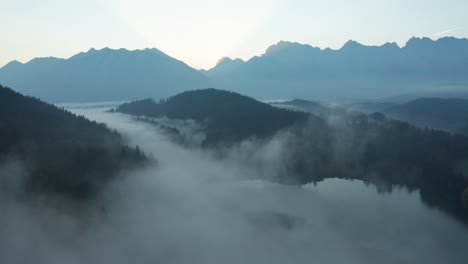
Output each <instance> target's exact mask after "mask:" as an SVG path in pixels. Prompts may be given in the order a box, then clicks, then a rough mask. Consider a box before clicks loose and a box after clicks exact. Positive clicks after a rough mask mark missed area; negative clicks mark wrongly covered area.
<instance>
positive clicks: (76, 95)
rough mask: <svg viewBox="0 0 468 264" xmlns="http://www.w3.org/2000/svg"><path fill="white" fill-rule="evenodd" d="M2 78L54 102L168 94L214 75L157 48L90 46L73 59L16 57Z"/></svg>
mask: <svg viewBox="0 0 468 264" xmlns="http://www.w3.org/2000/svg"><path fill="white" fill-rule="evenodd" d="M0 82H1V83H3V84H5V85H9V86H12V87H15V89H17V90H18V91H19V92H23V93H25V94H27V95H32V96H37V97H39V98H41V99H44V100H46V101H49V102H71V101H114V100H116V101H119V100H129V99H137V98H141V97H147V96H152V97H165V96H169V95H170V94H173V93H174V91H184V90H186V89H194V88H203V87H207V86H209V83H210V82H209V80H208V78H207V77H206V76H204V75H202V74H201V73H200V72H198V71H196V70H194V69H192V68H191V67H189V66H188V65H186V64H185V63H183V62H181V61H178V60H176V59H174V58H171V57H169V56H168V55H166V54H164V53H163V52H161V51H159V50H157V49H144V50H134V51H129V50H126V49H119V50H113V49H109V48H104V49H101V50H96V49H90V50H89V51H87V52H81V53H79V54H76V55H74V56H72V57H70V58H69V59H58V58H51V57H49V58H36V59H33V60H31V61H30V62H28V63H25V64H22V63H19V62H17V61H13V62H11V63H9V64H7V65H5V66H4V67H3V68H1V69H0Z"/></svg>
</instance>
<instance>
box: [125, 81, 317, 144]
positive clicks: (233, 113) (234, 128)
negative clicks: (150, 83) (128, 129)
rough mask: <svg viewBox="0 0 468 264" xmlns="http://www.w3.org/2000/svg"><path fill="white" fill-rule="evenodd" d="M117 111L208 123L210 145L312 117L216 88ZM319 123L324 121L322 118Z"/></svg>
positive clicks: (266, 132)
mask: <svg viewBox="0 0 468 264" xmlns="http://www.w3.org/2000/svg"><path fill="white" fill-rule="evenodd" d="M116 111H118V112H122V113H126V114H132V115H143V116H147V117H163V116H166V117H168V118H172V119H181V120H186V119H192V120H195V121H197V122H199V123H202V124H203V125H204V127H205V131H206V133H207V139H206V142H205V143H206V144H208V145H211V144H217V143H221V142H223V143H230V142H238V141H240V140H243V139H247V138H249V137H258V138H265V137H269V136H272V135H274V134H275V133H276V132H277V131H279V130H281V129H283V128H287V127H290V126H293V125H294V124H296V123H298V122H305V121H306V120H307V119H308V118H309V116H308V115H307V114H305V113H299V112H294V111H289V110H284V109H278V108H275V107H272V106H270V105H268V104H265V103H261V102H259V101H257V100H255V99H253V98H249V97H246V96H242V95H240V94H237V93H234V92H228V91H222V90H216V89H204V90H194V91H187V92H183V93H180V94H178V95H176V96H173V97H170V98H169V99H167V100H162V101H160V102H156V101H154V100H152V99H146V100H141V101H135V102H131V103H126V104H123V105H121V106H119V107H118V108H117V109H116ZM317 122H320V121H319V119H318V118H317Z"/></svg>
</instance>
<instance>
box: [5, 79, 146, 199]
mask: <svg viewBox="0 0 468 264" xmlns="http://www.w3.org/2000/svg"><path fill="white" fill-rule="evenodd" d="M147 160H148V158H147V157H146V156H145V155H144V154H143V153H142V151H141V150H139V149H134V148H130V147H128V146H126V145H125V144H124V141H123V139H122V137H121V136H120V135H119V134H118V133H117V132H116V131H111V130H109V129H108V128H107V127H106V125H104V124H100V123H96V122H91V121H89V120H87V119H85V118H84V117H82V116H76V115H74V114H72V113H70V112H68V111H65V110H62V109H59V108H57V107H55V106H53V105H50V104H47V103H44V102H41V101H40V100H38V99H36V98H33V97H26V96H23V95H21V94H19V93H17V92H14V91H12V90H10V89H8V88H6V87H2V86H0V162H2V163H5V162H19V163H20V164H21V167H22V168H23V169H24V171H25V172H24V173H25V174H26V175H27V177H26V179H25V183H24V184H25V188H26V190H28V192H29V191H32V192H38V193H42V194H59V195H63V196H65V197H70V198H78V199H82V198H88V197H90V196H92V195H93V194H95V193H96V191H97V190H99V189H100V188H101V187H102V186H103V185H104V184H105V183H107V182H108V181H110V180H111V179H113V178H114V177H115V176H116V174H117V173H119V172H120V171H122V170H124V169H130V168H134V167H135V166H137V165H142V164H144V163H145V162H147ZM7 176H8V175H0V177H7ZM26 193H27V192H26Z"/></svg>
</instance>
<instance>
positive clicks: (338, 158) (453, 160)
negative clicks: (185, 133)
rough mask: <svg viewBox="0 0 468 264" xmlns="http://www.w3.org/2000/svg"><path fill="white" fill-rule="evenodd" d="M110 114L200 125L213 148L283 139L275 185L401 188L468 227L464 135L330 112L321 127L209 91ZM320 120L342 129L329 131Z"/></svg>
mask: <svg viewBox="0 0 468 264" xmlns="http://www.w3.org/2000/svg"><path fill="white" fill-rule="evenodd" d="M115 111H118V112H123V113H127V114H132V115H137V116H146V117H162V116H166V117H168V118H173V119H194V120H196V121H199V122H203V123H205V124H206V126H205V131H206V134H207V141H208V142H210V143H212V142H213V141H215V142H216V145H219V144H223V143H233V142H240V141H241V140H244V139H247V138H249V137H251V136H256V137H257V138H265V137H267V136H272V135H275V134H276V133H278V132H285V131H287V133H285V134H286V135H287V136H286V138H287V144H286V145H287V146H288V147H287V148H286V149H285V150H283V153H282V154H281V155H282V157H283V159H284V160H285V163H286V164H287V167H288V170H287V171H286V172H285V174H284V175H283V176H281V175H280V176H279V178H278V179H276V180H277V181H278V182H281V183H288V184H307V183H311V182H314V183H316V182H319V181H322V180H324V179H327V178H344V179H359V180H363V181H365V182H368V183H372V184H375V185H377V186H378V187H379V188H380V189H381V190H382V191H391V190H392V188H393V187H397V186H399V187H405V188H407V189H408V190H418V191H419V192H420V195H421V198H422V200H423V201H424V202H425V203H427V204H428V205H430V206H433V207H436V208H439V209H442V210H444V211H445V212H447V213H449V214H451V215H453V216H455V217H457V218H458V219H460V220H462V221H463V222H466V223H468V210H467V209H466V207H465V206H464V203H466V191H465V189H466V188H467V187H468V170H467V168H466V167H465V166H463V164H466V163H467V162H468V138H467V137H466V136H463V135H456V134H455V135H453V134H450V133H448V132H442V131H437V130H431V129H420V128H417V127H415V126H413V125H410V124H408V123H405V122H401V121H396V120H392V119H390V118H387V117H386V116H385V115H383V114H380V113H374V114H370V115H365V114H358V115H356V114H346V113H345V112H337V113H333V115H335V116H333V117H332V116H328V117H325V119H324V118H322V117H318V116H316V115H314V114H306V113H303V112H295V111H289V110H285V109H279V108H274V107H271V106H270V105H268V104H264V103H261V102H259V101H256V100H254V99H251V98H248V97H245V96H242V95H239V94H236V93H233V92H227V91H220V90H214V89H208V90H196V91H190V92H184V93H182V94H179V95H176V96H174V97H171V98H169V99H167V100H161V101H160V102H156V101H154V100H152V99H146V100H141V101H135V102H132V103H126V104H123V105H121V106H119V107H118V108H117V109H116V110H115ZM327 118H329V119H332V118H335V119H337V118H339V119H340V120H341V122H340V123H339V124H338V125H337V124H332V123H330V122H327V120H326V119H327ZM205 145H207V146H212V145H211V144H205ZM464 191H465V193H464Z"/></svg>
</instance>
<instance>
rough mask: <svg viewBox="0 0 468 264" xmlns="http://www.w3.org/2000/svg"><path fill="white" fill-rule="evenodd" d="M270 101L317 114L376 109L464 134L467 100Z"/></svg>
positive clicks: (466, 132) (467, 126)
mask: <svg viewBox="0 0 468 264" xmlns="http://www.w3.org/2000/svg"><path fill="white" fill-rule="evenodd" d="M271 104H272V105H274V106H277V107H280V108H286V109H293V110H299V111H304V112H309V113H313V114H316V115H319V116H324V115H328V114H330V113H338V112H340V111H341V112H342V111H349V112H356V113H367V114H372V113H374V112H379V113H383V114H385V115H386V116H388V117H391V118H394V119H397V120H402V121H405V122H408V123H410V124H414V125H416V126H417V127H420V128H434V129H438V130H443V131H447V132H452V133H458V134H464V135H468V99H463V98H418V99H415V100H411V101H409V102H407V103H397V102H385V101H364V102H357V103H348V104H343V105H338V106H334V107H333V106H329V105H327V104H326V103H322V102H314V101H309V100H301V99H294V100H290V101H282V102H274V103H271Z"/></svg>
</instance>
